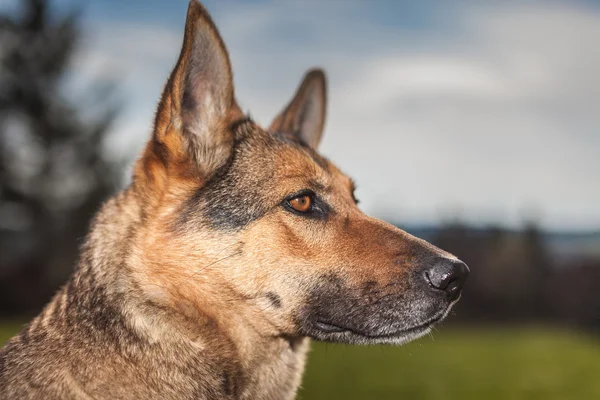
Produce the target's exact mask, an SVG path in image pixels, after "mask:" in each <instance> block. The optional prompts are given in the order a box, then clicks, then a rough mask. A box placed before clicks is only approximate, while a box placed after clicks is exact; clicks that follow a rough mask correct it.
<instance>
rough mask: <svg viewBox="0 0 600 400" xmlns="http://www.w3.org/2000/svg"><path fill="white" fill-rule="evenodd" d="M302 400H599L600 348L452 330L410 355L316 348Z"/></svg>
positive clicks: (572, 339) (537, 336) (585, 340)
mask: <svg viewBox="0 0 600 400" xmlns="http://www.w3.org/2000/svg"><path fill="white" fill-rule="evenodd" d="M303 386H304V389H303V390H302V391H301V392H300V395H299V396H298V399H304V400H318V399H330V400H331V399H345V400H350V399H443V400H451V399H460V400H465V399H487V400H491V399H510V400H517V399H527V400H533V399H540V400H542V399H544V400H551V399H556V400H559V399H560V400H566V399H579V400H581V399H599V398H600V340H598V341H596V340H594V339H592V338H590V337H586V336H582V335H577V334H574V333H566V332H557V331H554V332H552V331H548V330H542V329H512V330H491V329H488V330H484V329H477V330H451V329H444V330H443V331H442V332H437V333H435V335H434V336H433V338H430V337H425V338H422V339H421V340H419V341H417V342H415V343H411V344H409V345H407V346H404V347H387V346H386V347H370V348H368V347H355V346H340V345H331V344H323V343H317V344H314V345H313V352H312V354H311V357H310V359H309V363H308V369H307V373H306V375H305V379H304V384H303Z"/></svg>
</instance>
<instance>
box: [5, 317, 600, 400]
mask: <svg viewBox="0 0 600 400" xmlns="http://www.w3.org/2000/svg"><path fill="white" fill-rule="evenodd" d="M19 326H20V324H19V323H5V324H1V325H0V344H3V343H4V341H6V340H7V339H8V338H9V337H10V336H12V335H13V334H14V333H16V332H17V331H18V330H19ZM599 378H600V339H598V338H593V337H590V336H585V335H581V334H576V333H570V332H564V331H552V330H546V329H540V328H535V329H533V328H527V329H523V328H522V329H517V328H514V329H480V328H477V329H469V330H467V329H444V330H443V331H442V332H437V333H435V335H434V336H433V337H425V338H423V339H421V340H419V341H417V342H415V343H411V344H409V345H407V346H403V347H389V346H374V347H357V346H342V345H332V344H324V343H314V344H313V348H312V352H311V355H310V359H309V362H308V369H307V371H306V375H305V378H304V383H303V388H302V389H301V391H300V393H299V395H298V399H299V400H319V399H324V400H325V399H327V400H335V399H343V400H352V399H415V400H417V399H436V400H437V399H443V400H452V399H460V400H465V399H487V400H494V399H503V400H505V399H509V400H520V399H523V400H525V399H527V400H535V399H539V400H542V399H543V400H553V399H556V400H565V399H578V400H585V399H598V398H600V379H599Z"/></svg>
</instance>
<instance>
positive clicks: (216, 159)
mask: <svg viewBox="0 0 600 400" xmlns="http://www.w3.org/2000/svg"><path fill="white" fill-rule="evenodd" d="M241 117H243V114H242V112H241V111H240V108H239V106H238V105H237V103H236V101H235V96H234V92H233V77H232V72H231V64H230V61H229V56H228V54H227V50H226V48H225V45H224V43H223V40H222V39H221V36H220V35H219V32H218V31H217V28H216V27H215V25H214V23H213V21H212V20H211V18H210V16H209V14H208V12H207V11H206V10H205V9H204V7H203V6H202V5H201V4H200V3H199V2H198V1H197V0H191V1H190V4H189V7H188V12H187V19H186V24H185V34H184V38H183V47H182V50H181V54H180V56H179V59H178V61H177V64H176V66H175V68H174V69H173V72H172V73H171V76H170V78H169V80H168V82H167V85H166V87H165V89H164V92H163V95H162V98H161V101H160V103H159V106H158V110H157V114H156V121H155V127H154V142H155V143H158V147H160V149H161V150H160V152H161V153H163V155H162V156H161V158H163V159H164V158H165V157H167V158H169V157H171V158H174V159H175V160H176V161H177V162H179V161H181V159H182V158H184V159H186V160H190V159H192V160H193V161H195V162H196V163H197V165H198V167H199V169H200V171H201V173H202V175H204V176H205V177H206V176H208V175H210V174H211V173H213V172H214V171H215V170H216V169H217V168H219V167H220V166H221V165H223V164H224V163H225V162H226V161H227V159H228V158H229V156H230V153H231V148H232V143H233V133H232V132H231V130H230V129H229V128H230V126H231V124H232V123H234V122H235V121H236V120H238V119H240V118H241ZM165 150H166V151H165ZM168 161H169V160H167V162H168Z"/></svg>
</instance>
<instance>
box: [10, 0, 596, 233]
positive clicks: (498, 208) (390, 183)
mask: <svg viewBox="0 0 600 400" xmlns="http://www.w3.org/2000/svg"><path fill="white" fill-rule="evenodd" d="M17 1H18V0H17ZM1 2H7V3H5V5H4V6H8V7H10V6H11V4H10V3H11V2H12V3H13V5H14V3H15V0H0V3H1ZM55 3H56V4H57V6H58V7H59V8H61V7H62V8H66V7H69V6H72V5H75V6H77V7H81V8H82V10H83V13H82V16H83V23H82V28H83V30H84V33H85V37H84V40H83V41H82V45H81V48H80V51H79V53H78V54H77V57H76V59H75V61H74V64H73V68H72V71H71V79H70V83H69V90H71V91H72V92H73V93H77V92H81V93H85V90H86V88H89V82H92V81H94V80H97V79H110V80H115V81H116V82H117V84H118V87H117V90H118V95H119V97H120V98H121V99H122V103H123V105H124V106H123V110H122V112H121V114H120V117H119V119H118V121H117V123H116V125H115V129H114V132H113V133H112V136H111V138H112V139H111V141H110V142H109V143H108V144H107V150H108V151H109V152H111V154H114V155H115V157H118V156H121V155H125V156H128V157H129V158H130V159H131V160H133V158H134V155H135V153H136V152H137V151H138V150H139V149H140V148H141V147H142V145H143V143H144V141H145V140H147V138H148V137H149V135H150V130H151V122H152V117H153V113H154V110H155V108H156V103H157V100H158V97H159V95H160V92H161V90H162V87H163V85H164V83H165V81H166V78H167V77H168V75H169V73H170V70H171V68H172V67H173V65H174V63H175V61H176V58H177V56H178V53H179V50H180V45H181V40H182V34H183V25H184V20H185V12H186V8H187V1H185V0H163V1H159V0H128V1H126V2H125V1H122V0H90V1H85V0H80V1H76V0H55ZM204 3H205V5H206V7H207V9H208V10H209V12H210V13H211V14H212V16H213V19H214V20H215V22H216V25H217V26H218V28H219V29H220V31H221V34H222V36H223V38H224V40H225V43H226V45H227V47H228V49H229V52H230V55H231V60H232V65H233V70H234V75H235V85H236V96H237V98H238V101H239V103H240V104H241V105H242V107H243V109H244V110H247V111H248V112H249V113H250V114H251V115H252V117H253V118H254V119H255V120H256V121H257V122H258V123H260V124H262V125H263V126H268V125H269V123H270V121H271V119H272V118H273V117H274V116H275V115H276V114H277V113H278V112H279V110H280V109H281V107H282V106H283V105H284V104H285V103H287V102H288V101H289V99H290V98H291V96H292V94H293V92H294V90H295V89H296V87H297V85H298V84H299V82H300V79H301V77H302V75H303V74H304V72H305V71H306V70H307V69H309V68H311V67H315V66H319V67H322V68H324V69H325V71H326V72H327V75H328V82H329V105H328V107H329V108H328V119H327V126H326V130H325V135H324V139H323V142H322V144H321V152H322V153H323V154H324V155H326V156H327V157H329V158H330V159H331V160H332V161H333V162H334V163H336V164H337V165H338V166H340V167H341V169H342V170H343V171H345V172H346V173H348V174H349V175H350V176H352V177H353V178H354V179H355V180H356V182H357V185H358V190H357V197H358V198H359V199H360V200H361V208H362V209H363V210H364V211H365V212H367V213H369V214H372V215H374V216H377V217H381V218H385V219H388V220H392V221H395V222H399V223H402V224H406V225H418V224H437V223H440V222H443V221H448V220H451V219H453V218H460V219H462V220H464V221H466V222H468V223H472V224H477V225H488V224H501V225H505V226H508V227H519V226H522V224H523V223H524V222H525V221H529V220H530V219H535V220H536V221H537V222H538V223H540V224H541V225H542V226H543V227H544V228H547V229H551V230H597V229H600V73H598V71H600V44H599V43H600V2H596V1H574V0H565V1H562V2H561V1H548V0H545V1H512V0H505V1H486V2H472V1H454V2H448V1H420V2H413V1H384V0H380V1H369V0H364V1H353V0H347V1H342V0H337V1H336V0H332V1H316V0H315V1H310V0H308V1H300V0H298V1H291V0H278V1H274V0H273V1H258V0H251V1H229V0H211V1H206V2H204Z"/></svg>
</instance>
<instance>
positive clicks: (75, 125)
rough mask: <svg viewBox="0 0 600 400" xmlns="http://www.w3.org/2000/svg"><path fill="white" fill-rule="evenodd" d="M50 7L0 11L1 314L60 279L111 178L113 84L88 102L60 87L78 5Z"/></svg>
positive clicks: (44, 294)
mask: <svg viewBox="0 0 600 400" xmlns="http://www.w3.org/2000/svg"><path fill="white" fill-rule="evenodd" d="M50 11H51V10H50V9H49V2H48V1H45V0H22V3H21V10H20V12H19V13H16V14H14V15H12V14H10V15H0V314H3V315H7V314H11V313H22V312H33V311H35V310H36V309H38V308H39V307H40V306H41V305H43V304H44V303H45V302H46V301H47V299H48V298H49V297H50V296H51V295H52V293H53V292H54V291H55V290H56V289H57V287H58V286H59V285H60V284H61V283H62V282H63V281H64V280H65V279H66V277H67V276H68V274H69V273H70V271H71V270H72V268H73V265H74V263H75V258H76V256H77V246H78V239H79V238H81V237H82V236H83V235H84V234H85V231H86V229H87V224H88V221H89V218H90V216H91V215H92V213H93V212H94V210H96V209H97V208H98V206H99V204H100V203H101V201H102V200H103V199H105V198H106V197H107V195H108V194H109V193H110V192H111V191H113V190H114V188H115V187H116V182H117V171H118V169H119V168H118V166H116V165H114V163H111V162H110V161H109V160H108V159H107V157H106V155H105V152H103V151H102V147H103V146H102V145H103V143H104V140H105V137H106V133H107V132H108V130H109V128H110V126H111V122H112V121H113V120H114V116H115V111H116V107H115V105H114V102H113V101H111V99H112V97H113V96H111V95H110V94H109V95H107V93H110V92H111V90H110V89H109V88H110V87H111V85H110V84H109V83H107V84H106V85H101V86H100V87H101V89H100V90H99V89H98V87H97V88H96V89H95V90H93V93H90V95H89V96H88V97H87V98H86V103H87V104H88V105H89V106H88V107H87V108H86V109H85V110H83V109H82V107H81V106H79V105H75V104H74V103H75V102H74V101H72V100H70V99H69V96H66V95H65V93H64V92H65V78H66V77H68V71H69V66H70V63H71V62H72V59H73V55H74V52H75V50H76V48H77V45H78V38H79V37H80V28H79V26H78V23H77V22H78V18H77V15H78V13H77V12H75V11H71V12H67V13H66V14H65V15H56V13H55V12H50ZM52 11H53V10H52ZM105 89H106V90H105ZM88 109H91V110H93V112H88Z"/></svg>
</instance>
